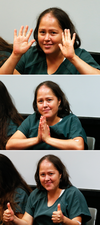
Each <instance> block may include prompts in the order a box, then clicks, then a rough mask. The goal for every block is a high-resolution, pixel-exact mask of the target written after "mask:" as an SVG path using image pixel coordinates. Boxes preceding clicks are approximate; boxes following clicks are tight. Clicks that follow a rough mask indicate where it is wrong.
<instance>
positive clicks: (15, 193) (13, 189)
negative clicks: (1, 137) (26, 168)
mask: <svg viewBox="0 0 100 225" xmlns="http://www.w3.org/2000/svg"><path fill="white" fill-rule="evenodd" d="M31 191H32V190H31V188H30V187H29V186H28V185H27V183H26V182H25V180H24V179H23V178H22V177H21V175H20V174H19V172H18V171H17V169H16V168H15V166H14V165H13V163H12V162H11V160H10V159H9V158H8V157H7V156H5V155H3V154H0V221H3V218H2V217H3V212H4V210H6V208H7V202H10V203H11V207H12V209H13V211H14V213H15V215H16V216H17V217H19V218H22V216H23V214H24V212H25V206H26V203H27V199H28V196H29V194H30V193H31Z"/></svg>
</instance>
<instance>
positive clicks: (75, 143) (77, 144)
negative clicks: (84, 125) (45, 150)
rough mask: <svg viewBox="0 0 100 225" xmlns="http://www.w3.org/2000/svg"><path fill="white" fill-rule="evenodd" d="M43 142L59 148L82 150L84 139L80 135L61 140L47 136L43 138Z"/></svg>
mask: <svg viewBox="0 0 100 225" xmlns="http://www.w3.org/2000/svg"><path fill="white" fill-rule="evenodd" d="M45 142H46V143H47V144H48V145H51V146H53V147H55V148H58V149H61V150H84V140H83V138H82V137H75V138H73V139H68V140H63V139H58V138H52V137H50V136H48V137H47V138H46V139H45Z"/></svg>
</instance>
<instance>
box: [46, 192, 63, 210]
mask: <svg viewBox="0 0 100 225" xmlns="http://www.w3.org/2000/svg"><path fill="white" fill-rule="evenodd" d="M61 191H62V189H60V188H58V189H56V190H52V191H48V192H47V199H48V203H47V204H48V206H52V205H53V204H54V203H55V201H56V200H57V199H58V198H59V196H60V194H61Z"/></svg>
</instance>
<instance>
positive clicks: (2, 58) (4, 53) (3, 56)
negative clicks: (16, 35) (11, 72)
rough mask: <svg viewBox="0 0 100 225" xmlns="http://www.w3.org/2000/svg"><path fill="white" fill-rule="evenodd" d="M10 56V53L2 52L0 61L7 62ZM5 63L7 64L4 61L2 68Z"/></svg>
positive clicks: (0, 52)
mask: <svg viewBox="0 0 100 225" xmlns="http://www.w3.org/2000/svg"><path fill="white" fill-rule="evenodd" d="M10 55H11V53H10V52H7V51H0V61H2V60H5V59H6V60H7V58H9V56H10ZM4 62H5V61H3V62H2V64H1V65H0V66H2V65H3V63H4Z"/></svg>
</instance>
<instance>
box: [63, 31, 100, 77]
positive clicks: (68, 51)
mask: <svg viewBox="0 0 100 225" xmlns="http://www.w3.org/2000/svg"><path fill="white" fill-rule="evenodd" d="M75 36H76V34H75V33H74V34H73V37H72V39H71V35H70V30H67V29H65V31H64V33H63V34H62V43H63V44H59V47H60V49H61V51H62V54H63V55H64V57H65V58H67V59H68V60H69V61H70V62H71V63H72V64H73V65H74V66H75V67H76V69H77V70H78V72H79V73H80V74H87V75H88V74H90V75H91V74H100V70H99V69H96V68H94V67H92V66H90V65H89V64H88V63H86V62H85V61H83V60H82V59H80V58H79V57H78V56H77V55H76V54H75V51H74V42H75Z"/></svg>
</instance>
